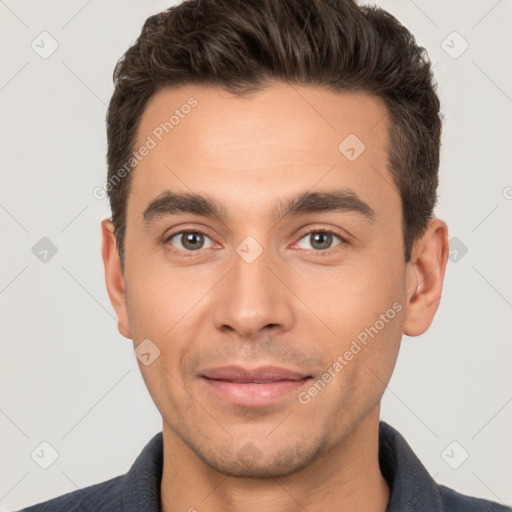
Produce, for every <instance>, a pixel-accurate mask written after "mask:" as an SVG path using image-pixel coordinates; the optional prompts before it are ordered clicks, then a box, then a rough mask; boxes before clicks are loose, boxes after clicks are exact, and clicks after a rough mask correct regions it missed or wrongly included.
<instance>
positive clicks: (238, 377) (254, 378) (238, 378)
mask: <svg viewBox="0 0 512 512" xmlns="http://www.w3.org/2000/svg"><path fill="white" fill-rule="evenodd" d="M201 375H202V376H203V377H206V378H207V379H214V380H224V381H229V382H238V383H249V382H254V383H265V382H276V381H280V380H294V381H297V380H302V379H304V378H307V377H310V375H305V374H300V373H297V372H294V371H292V370H288V369H287V368H279V367H277V366H264V367H260V368H255V369H246V368H242V367H240V366H223V367H220V368H209V369H206V370H203V371H202V372H201Z"/></svg>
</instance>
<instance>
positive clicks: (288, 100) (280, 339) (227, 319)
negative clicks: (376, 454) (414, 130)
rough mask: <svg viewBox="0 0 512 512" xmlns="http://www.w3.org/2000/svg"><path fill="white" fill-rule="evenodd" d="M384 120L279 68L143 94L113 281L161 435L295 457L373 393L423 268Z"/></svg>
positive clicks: (280, 461) (232, 464)
mask: <svg viewBox="0 0 512 512" xmlns="http://www.w3.org/2000/svg"><path fill="white" fill-rule="evenodd" d="M190 98H193V99H192V100H191V99H190ZM185 105H189V106H190V108H188V107H184V106H185ZM173 114H174V115H175V118H174V119H171V122H170V123H171V124H169V123H168V124H167V125H165V124H164V125H162V123H165V122H166V121H167V122H168V121H169V119H170V117H171V116H172V115H173ZM162 126H165V128H166V129H164V128H162ZM171 126H172V128H171ZM388 129H389V124H388V118H387V117H386V109H385V106H384V105H383V103H381V101H380V100H379V99H377V98H375V97H373V96H370V95H366V94H363V93H350V94H349V93H340V94H339V93H334V92H329V91H326V90H321V89H316V88H305V87H298V86H294V87H293V88H292V87H291V86H289V85H285V84H274V85H272V86H269V87H267V88H266V89H264V90H262V91H258V92H257V93H252V94H251V95H250V96H245V97H237V96H233V95H231V94H229V93H227V92H225V91H222V90H220V89H217V88H200V87H195V86H187V87H181V88H178V89H168V90H162V91H160V92H159V93H157V94H156V95H155V96H153V97H152V99H151V100H150V102H149V103H148V105H147V107H146V109H145V111H144V114H143V116H142V119H141V123H140V126H139V131H138V137H137V142H136V144H135V148H140V147H142V146H143V145H146V146H147V147H149V150H148V151H147V152H146V151H143V152H144V153H146V155H145V156H144V157H143V158H141V160H140V162H139V163H138V165H137V167H136V169H135V170H134V171H132V173H133V174H132V176H131V179H132V181H131V186H130V192H129V196H128V203H127V229H126V238H125V269H124V274H123V273H121V271H120V270H119V269H120V267H119V260H118V258H117V257H116V255H115V251H113V250H112V251H111V252H110V253H109V254H110V256H108V257H107V259H108V260H109V261H108V265H107V280H108V283H107V284H108V286H109V293H110V296H111V299H112V301H113V303H114V306H115V308H116V312H117V314H118V317H119V321H120V330H121V332H122V333H123V334H124V335H125V336H127V337H130V338H132V339H133V341H134V345H135V347H138V346H139V345H140V344H141V343H145V345H141V347H144V350H143V352H144V353H145V354H146V355H145V356H144V357H145V358H146V360H145V361H144V362H145V364H143V363H142V362H139V366H140V369H141V371H142V375H143V377H144V380H145V382H146V385H147V387H148V390H149V392H150V394H151V396H152V398H153V400H154V402H155V404H156V406H157V407H158V409H159V411H160V413H161V414H162V417H163V421H164V435H167V436H173V437H174V438H175V439H179V440H180V442H181V443H182V444H183V445H184V446H186V447H187V449H189V450H190V451H191V452H193V453H194V454H195V456H197V457H198V458H199V459H200V460H202V461H203V462H205V463H206V464H207V465H208V466H209V467H211V468H214V469H216V470H217V471H220V472H222V473H225V474H232V475H239V476H264V475H266V476H278V475H285V474H289V473H292V472H294V471H297V470H298V469H300V468H302V467H305V466H306V465H308V464H310V463H311V462H312V461H314V460H316V459H318V458H319V457H320V456H322V455H325V454H326V453H329V452H330V451H332V450H333V449H335V448H336V447H338V446H340V444H342V443H343V441H344V439H346V438H347V436H348V435H349V434H350V433H351V432H352V431H353V430H354V429H355V428H357V427H358V425H360V424H361V423H362V422H363V421H364V420H365V418H367V417H368V416H369V415H370V414H372V412H374V411H375V410H376V409H377V408H378V405H379V402H380V399H381V396H382V394H383V391H384V388H385V386H386V383H387V382H388V380H389V378H390V375H391V372H392V369H393V366H394V364H395V360H396V357H397V354H398V350H399V345H400V340H401V336H402V334H403V332H404V326H405V322H406V321H407V320H406V319H407V314H406V313H407V309H408V301H409V299H410V295H411V293H410V292H411V284H414V283H413V281H414V276H415V273H414V270H413V269H412V268H411V267H410V266H409V265H406V264H405V262H404V248H403V237H402V210H401V201H400V196H399V192H398V189H397V188H396V187H395V185H394V183H393V179H392V177H391V174H390V172H389V170H388V169H387V144H388V141H389V138H388ZM363 145H364V146H363ZM184 194H188V196H183V195H184ZM192 196H194V197H192ZM105 233H106V230H105ZM108 236H109V234H105V237H107V238H108ZM110 237H112V235H111V232H110ZM105 244H107V245H108V244H109V242H108V241H106V242H105ZM105 251H106V249H104V256H105ZM109 276H110V277H109ZM115 276H117V278H116V277H115ZM116 279H117V280H116ZM414 282H416V283H417V281H414ZM144 340H150V341H144ZM148 354H149V355H148ZM141 359H142V358H141Z"/></svg>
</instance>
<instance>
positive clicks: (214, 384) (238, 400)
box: [202, 377, 310, 407]
mask: <svg viewBox="0 0 512 512" xmlns="http://www.w3.org/2000/svg"><path fill="white" fill-rule="evenodd" d="M202 380H203V381H204V382H205V383H206V385H207V386H208V388H209V389H210V390H211V391H213V392H214V393H216V394H217V395H219V396H220V397H221V398H223V399H224V400H226V401H228V402H230V403H232V404H234V405H241V406H245V407H257V406H263V405H270V404H272V403H274V402H276V401H277V400H279V399H281V398H283V397H285V396H286V395H289V394H290V393H292V392H293V391H297V390H298V389H299V388H301V387H302V386H304V384H306V382H308V381H309V380H310V377H305V378H304V379H300V380H278V381H275V382H264V383H255V382H247V383H241V382H230V381H227V380H215V379H208V378H206V377H202Z"/></svg>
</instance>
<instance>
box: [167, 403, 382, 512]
mask: <svg viewBox="0 0 512 512" xmlns="http://www.w3.org/2000/svg"><path fill="white" fill-rule="evenodd" d="M379 409H380V408H379V407H377V408H376V409H375V410H374V411H372V413H370V414H369V415H368V416H367V417H366V418H365V419H364V420H363V421H362V422H361V423H360V424H359V425H358V426H357V427H356V428H355V429H354V430H353V431H352V432H351V433H350V434H348V435H347V436H346V437H345V438H344V439H343V440H342V441H341V442H340V443H339V444H338V445H337V446H336V447H335V448H333V449H332V450H330V451H329V452H328V453H326V454H324V455H322V456H320V457H319V458H318V459H316V460H315V461H314V462H313V463H311V464H310V465H309V466H307V467H306V468H304V469H302V470H300V471H298V472H296V473H293V474H290V475H287V476H285V477H279V478H268V479H266V478H241V477H232V476H229V475H224V474H221V473H219V472H217V471H215V470H214V469H212V468H211V467H209V466H208V465H206V464H205V463H204V462H203V461H202V460H201V459H199V458H198V457H197V456H196V455H195V453H194V452H193V451H192V450H191V449H190V448H189V447H188V446H187V445H186V444H185V443H183V441H182V440H181V439H180V438H178V437H177V436H176V434H175V433H174V432H173V431H172V430H171V429H170V428H169V426H168V425H167V424H166V423H165V422H164V425H163V439H164V467H163V474H162V484H161V510H162V512H178V511H183V510H187V511H189V510H190V511H191V512H193V511H194V510H196V511H208V512H217V511H218V512H221V511H222V512H224V511H225V510H230V511H233V512H260V511H261V510H273V511H276V512H295V511H296V510H297V509H298V508H299V509H303V510H308V512H316V511H322V512H326V511H331V510H332V511H335V510H341V509H343V510H372V511H376V512H384V511H385V510H386V507H387V503H388V501H389V486H388V484H387V482H386V480H385V479H384V477H383V476H382V474H381V472H380V467H379V459H378V424H379Z"/></svg>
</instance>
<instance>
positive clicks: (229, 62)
mask: <svg viewBox="0 0 512 512" xmlns="http://www.w3.org/2000/svg"><path fill="white" fill-rule="evenodd" d="M275 80H280V81H284V82H288V83H294V84H299V85H305V86H313V87H314V86H321V87H327V88H329V89H330V90H333V91H336V92H344V91H365V92H369V93H371V94H374V95H375V96H377V97H379V98H381V99H382V100H383V101H384V102H385V105H386V107H387V110H388V114H389V116H390V121H391V123H390V126H391V129H390V134H389V136H390V147H389V151H388V153H389V169H390V171H391V173H392V175H393V178H394V180H395V184H396V185H397V187H398V189H399V190H400V195H401V200H402V223H403V225H402V229H403V238H404V251H405V261H406V262H407V261H409V259H410V256H411V250H412V245H413V243H414V241H415V240H416V239H417V238H418V237H419V236H421V235H422V234H423V233H424V231H425V229H426V227H427V226H428V223H429V221H430V220H431V219H432V216H433V210H434V206H435V204H436V202H437V192H436V190H437V184H438V168H439V150H440V138H441V124H442V121H441V120H442V116H441V114H440V112H439V106H440V105H439V98H438V96H437V94H436V91H435V89H436V85H435V82H434V79H433V75H432V70H431V64H430V61H429V59H428V57H427V53H426V50H425V49H424V48H422V47H420V46H418V45H417V44H416V41H415V39H414V36H413V35H412V34H411V33H410V32H409V31H408V30H407V29H406V28H405V27H404V26H403V25H401V24H400V23H399V22H398V20H397V19H396V18H394V17H393V16H392V15H391V14H389V13H388V12H386V11H384V10H382V9H380V8H377V7H374V6H357V5H356V3H355V2H354V1H352V0H243V1H241V0H185V1H184V2H182V3H181V4H179V5H177V6H174V7H171V8H169V9H167V10H166V11H163V12H161V13H159V14H155V15H153V16H150V17H149V18H148V19H147V20H146V22H145V23H144V26H143V28H142V31H141V34H140V36H139V38H138V39H137V41H136V42H135V43H134V44H133V46H131V47H130V48H129V49H128V50H127V51H126V53H125V54H124V55H123V57H122V58H121V59H120V60H119V61H118V62H117V65H116V67H115V70H114V84H115V90H114V93H113V95H112V98H111V100H110V105H109V108H108V112H107V139H108V151H107V163H108V182H109V183H112V179H113V178H115V177H116V176H115V175H116V172H117V171H118V170H119V169H120V168H122V166H125V165H126V162H128V161H129V160H130V156H131V154H132V152H133V150H134V149H133V146H134V143H135V139H136V136H137V128H138V125H139V123H140V119H141V116H142V113H143V111H144V107H145V105H146V103H147V101H148V99H149V98H150V97H151V96H152V95H154V94H155V93H156V92H157V91H158V90H160V89H162V88H163V87H177V86H181V85H186V84H203V85H210V86H218V87H220V88H223V89H225V90H227V91H229V92H231V93H233V94H239V95H243V94H244V93H247V92H250V91H254V90H258V89H262V88H264V87H265V85H267V84H268V83H270V82H272V81H275ZM129 184H130V173H127V174H126V175H125V176H124V178H123V179H122V180H121V181H119V182H118V183H116V184H115V186H113V187H110V188H109V189H108V192H109V197H110V203H111V208H112V221H113V223H114V231H115V235H116V240H117V245H118V250H119V255H120V258H121V263H122V264H123V265H124V235H125V231H126V204H127V197H128V191H129Z"/></svg>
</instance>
